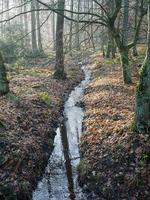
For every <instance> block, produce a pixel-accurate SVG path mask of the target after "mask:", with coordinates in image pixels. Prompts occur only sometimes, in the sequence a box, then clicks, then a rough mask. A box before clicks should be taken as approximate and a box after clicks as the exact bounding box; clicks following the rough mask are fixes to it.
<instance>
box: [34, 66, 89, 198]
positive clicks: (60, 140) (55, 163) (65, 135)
mask: <svg viewBox="0 0 150 200" xmlns="http://www.w3.org/2000/svg"><path fill="white" fill-rule="evenodd" d="M82 69H83V71H84V73H85V79H84V80H83V81H82V82H81V83H80V84H79V85H78V86H77V87H75V89H74V90H73V91H72V92H71V93H70V95H69V98H68V100H67V101H66V102H65V105H64V119H63V120H62V124H61V125H60V126H59V127H58V128H57V130H56V133H57V135H56V137H55V140H54V146H55V147H54V150H53V153H52V155H51V156H50V158H49V161H48V165H47V167H46V169H45V173H44V175H43V178H42V180H41V181H40V182H39V183H38V186H37V188H36V190H35V191H34V192H33V200H69V199H71V200H73V199H75V200H86V199H87V197H86V194H85V193H83V192H82V189H81V188H80V187H79V185H78V182H77V165H78V163H79V147H78V145H79V138H80V136H81V134H82V121H83V117H84V112H83V109H82V108H81V107H80V106H78V105H77V103H78V102H79V101H80V99H81V98H82V96H83V93H84V89H85V87H86V85H87V84H88V82H89V80H90V76H91V73H90V71H89V69H88V67H87V66H83V67H82Z"/></svg>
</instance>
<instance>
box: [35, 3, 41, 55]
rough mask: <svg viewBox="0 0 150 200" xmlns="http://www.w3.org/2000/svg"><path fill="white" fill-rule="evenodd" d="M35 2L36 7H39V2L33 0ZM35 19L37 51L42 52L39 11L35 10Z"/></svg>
mask: <svg viewBox="0 0 150 200" xmlns="http://www.w3.org/2000/svg"><path fill="white" fill-rule="evenodd" d="M35 3H36V8H37V9H39V3H38V1H37V0H35ZM36 20H37V38H38V40H37V41H38V50H39V52H43V47H42V39H41V27H40V16H39V11H37V12H36Z"/></svg>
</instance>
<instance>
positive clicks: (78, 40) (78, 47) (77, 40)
mask: <svg viewBox="0 0 150 200" xmlns="http://www.w3.org/2000/svg"><path fill="white" fill-rule="evenodd" d="M77 3H78V12H80V5H81V0H77ZM79 19H80V15H79V14H78V15H77V21H79ZM75 41H76V42H75V44H76V49H77V50H80V36H79V23H78V22H77V23H76V38H75Z"/></svg>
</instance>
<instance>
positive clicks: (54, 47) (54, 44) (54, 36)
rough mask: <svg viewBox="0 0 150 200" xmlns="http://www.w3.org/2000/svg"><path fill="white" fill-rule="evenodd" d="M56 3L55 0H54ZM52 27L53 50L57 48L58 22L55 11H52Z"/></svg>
mask: <svg viewBox="0 0 150 200" xmlns="http://www.w3.org/2000/svg"><path fill="white" fill-rule="evenodd" d="M53 5H54V0H53ZM52 28H53V31H52V33H53V50H55V49H56V22H55V12H53V13H52Z"/></svg>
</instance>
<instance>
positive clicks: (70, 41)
mask: <svg viewBox="0 0 150 200" xmlns="http://www.w3.org/2000/svg"><path fill="white" fill-rule="evenodd" d="M70 10H71V11H73V0H71V5H70ZM71 19H73V13H71ZM72 29H73V21H71V22H70V33H69V52H70V55H72V52H71V51H72Z"/></svg>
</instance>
